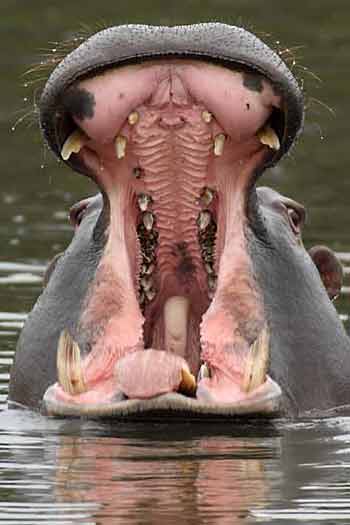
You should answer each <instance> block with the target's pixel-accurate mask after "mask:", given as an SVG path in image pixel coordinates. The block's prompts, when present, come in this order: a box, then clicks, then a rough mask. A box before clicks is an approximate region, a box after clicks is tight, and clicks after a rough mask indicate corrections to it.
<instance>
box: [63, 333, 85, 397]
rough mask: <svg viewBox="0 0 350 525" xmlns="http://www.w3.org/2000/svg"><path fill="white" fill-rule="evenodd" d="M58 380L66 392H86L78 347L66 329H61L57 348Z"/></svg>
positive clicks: (74, 393) (73, 393) (72, 393)
mask: <svg viewBox="0 0 350 525" xmlns="http://www.w3.org/2000/svg"><path fill="white" fill-rule="evenodd" d="M57 375H58V382H59V383H60V385H61V387H62V388H63V390H64V391H65V392H67V394H71V395H73V396H74V395H76V394H81V393H82V392H86V385H85V383H84V379H83V373H82V369H81V359H80V348H79V346H78V344H77V343H76V342H75V341H74V340H73V338H72V337H71V335H70V334H69V333H68V332H67V330H63V332H62V333H61V335H60V338H59V340H58V348H57Z"/></svg>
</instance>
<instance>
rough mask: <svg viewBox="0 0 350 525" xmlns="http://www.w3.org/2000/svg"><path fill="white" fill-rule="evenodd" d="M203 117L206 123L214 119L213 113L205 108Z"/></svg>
mask: <svg viewBox="0 0 350 525" xmlns="http://www.w3.org/2000/svg"><path fill="white" fill-rule="evenodd" d="M202 119H203V121H204V122H205V123H206V124H210V122H211V121H212V119H213V115H212V114H211V113H210V112H209V111H207V110H204V111H203V112H202Z"/></svg>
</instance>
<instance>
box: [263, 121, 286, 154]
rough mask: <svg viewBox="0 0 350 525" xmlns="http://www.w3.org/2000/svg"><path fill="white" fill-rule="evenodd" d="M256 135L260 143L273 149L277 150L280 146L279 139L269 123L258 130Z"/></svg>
mask: <svg viewBox="0 0 350 525" xmlns="http://www.w3.org/2000/svg"><path fill="white" fill-rule="evenodd" d="M257 137H258V139H259V140H260V142H261V143H262V144H264V145H265V146H268V147H269V148H271V149H273V150H275V151H278V150H279V149H280V147H281V144H280V139H279V138H278V136H277V133H276V132H275V130H274V129H272V128H271V126H269V125H266V126H265V127H264V128H263V129H261V130H260V131H258V133H257Z"/></svg>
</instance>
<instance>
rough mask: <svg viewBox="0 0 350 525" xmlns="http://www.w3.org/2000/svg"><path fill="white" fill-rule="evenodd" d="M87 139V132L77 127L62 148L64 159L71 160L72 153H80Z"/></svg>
mask: <svg viewBox="0 0 350 525" xmlns="http://www.w3.org/2000/svg"><path fill="white" fill-rule="evenodd" d="M86 141H87V137H86V135H85V133H83V132H82V131H81V130H80V129H76V130H75V131H73V133H71V134H70V135H69V137H68V138H67V139H66V140H65V143H64V144H63V146H62V149H61V157H62V159H63V160H69V158H70V156H71V154H72V153H79V151H80V150H81V148H82V147H83V146H84V144H85V142H86Z"/></svg>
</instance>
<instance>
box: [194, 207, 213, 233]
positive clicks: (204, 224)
mask: <svg viewBox="0 0 350 525" xmlns="http://www.w3.org/2000/svg"><path fill="white" fill-rule="evenodd" d="M210 222H211V213H210V211H207V210H205V211H201V212H200V214H199V215H198V219H197V225H198V227H199V229H200V231H203V230H205V229H206V228H208V226H209V224H210Z"/></svg>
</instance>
